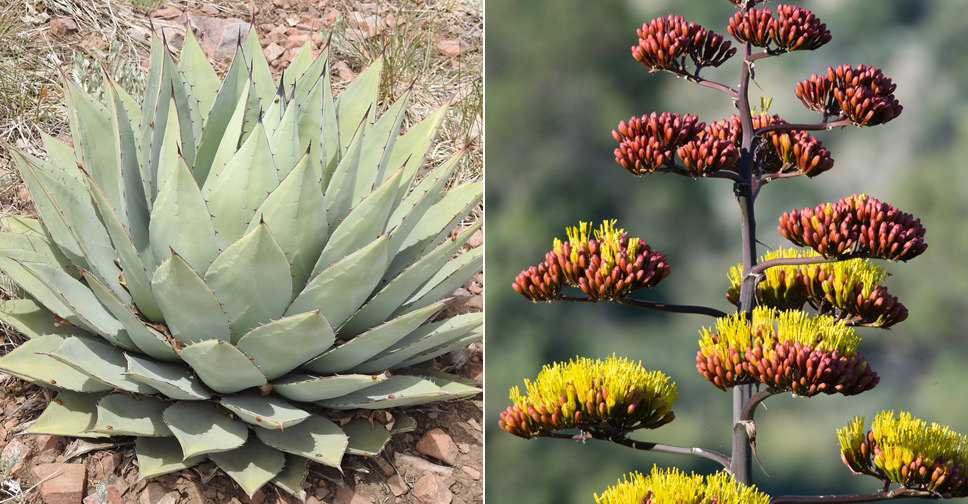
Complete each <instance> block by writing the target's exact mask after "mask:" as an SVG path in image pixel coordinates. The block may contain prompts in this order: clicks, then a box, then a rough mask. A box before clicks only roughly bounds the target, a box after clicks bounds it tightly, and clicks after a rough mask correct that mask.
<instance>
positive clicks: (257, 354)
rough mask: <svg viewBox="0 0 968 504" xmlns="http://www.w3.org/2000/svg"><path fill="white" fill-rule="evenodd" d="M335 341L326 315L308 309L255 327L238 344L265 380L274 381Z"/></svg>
mask: <svg viewBox="0 0 968 504" xmlns="http://www.w3.org/2000/svg"><path fill="white" fill-rule="evenodd" d="M335 340H336V337H335V335H334V333H333V328H332V327H330V325H329V322H327V321H326V318H325V317H323V316H322V315H320V313H319V311H312V312H307V313H300V314H298V315H292V316H289V317H286V318H283V319H280V320H273V321H272V322H269V323H267V324H265V325H262V326H259V327H256V328H255V329H253V330H251V331H249V332H248V333H247V334H246V335H245V336H243V337H242V339H240V340H239V342H238V347H239V349H240V350H242V351H243V352H245V353H247V354H248V355H249V357H252V361H253V362H254V363H255V365H256V366H258V367H259V370H261V371H262V374H263V375H265V377H266V379H267V380H274V379H276V378H278V377H280V376H283V375H285V374H286V373H288V372H290V371H292V370H293V369H296V368H297V367H299V365H300V364H302V363H304V362H306V360H307V359H310V358H312V357H314V356H316V355H319V354H321V353H323V351H325V350H326V349H327V348H329V347H330V345H332V344H333V341H335ZM294 348H298V349H299V351H298V352H294V351H293V349H294Z"/></svg>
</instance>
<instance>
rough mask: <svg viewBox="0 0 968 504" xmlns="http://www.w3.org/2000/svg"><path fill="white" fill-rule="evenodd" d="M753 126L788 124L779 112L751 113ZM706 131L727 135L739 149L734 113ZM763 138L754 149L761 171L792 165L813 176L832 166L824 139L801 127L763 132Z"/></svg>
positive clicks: (782, 170)
mask: <svg viewBox="0 0 968 504" xmlns="http://www.w3.org/2000/svg"><path fill="white" fill-rule="evenodd" d="M752 119H753V128H754V129H760V128H765V127H767V126H773V125H776V124H787V122H786V121H785V120H783V119H782V118H781V117H780V116H777V115H772V116H771V115H768V114H754V115H753V117H752ZM706 132H708V133H710V134H712V135H713V136H716V137H718V138H725V139H729V140H731V141H732V142H733V144H734V145H735V146H736V148H737V149H739V147H740V144H741V141H742V139H741V138H740V136H741V133H742V127H741V125H740V117H739V116H738V115H736V114H733V116H732V117H730V119H729V121H721V122H718V123H713V124H711V125H710V126H708V127H707V128H706ZM762 136H763V139H764V140H765V141H764V142H763V143H762V144H761V147H759V148H758V149H757V156H758V159H757V165H758V166H759V167H760V169H761V170H762V171H763V173H787V172H788V171H789V170H790V169H791V168H792V169H793V170H795V171H796V172H797V173H799V174H801V175H806V176H807V177H816V176H817V175H820V174H821V173H823V172H825V171H827V170H829V169H831V168H833V166H834V160H833V158H832V157H830V152H829V151H828V150H827V149H826V148H824V146H823V143H821V142H820V140H818V139H817V138H815V137H813V136H811V135H810V134H809V133H807V132H806V131H802V130H779V131H768V132H766V133H763V135H762Z"/></svg>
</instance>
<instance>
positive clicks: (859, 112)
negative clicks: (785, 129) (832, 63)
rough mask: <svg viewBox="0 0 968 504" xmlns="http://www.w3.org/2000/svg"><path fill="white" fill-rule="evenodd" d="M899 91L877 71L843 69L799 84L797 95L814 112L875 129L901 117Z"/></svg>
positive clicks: (828, 71)
mask: <svg viewBox="0 0 968 504" xmlns="http://www.w3.org/2000/svg"><path fill="white" fill-rule="evenodd" d="M896 88H897V85H895V84H894V83H893V82H892V81H891V79H889V78H887V77H885V76H884V74H883V73H881V71H880V70H879V69H877V68H874V67H868V66H865V65H858V66H857V68H853V67H851V66H850V65H841V66H839V67H837V68H829V69H827V75H816V74H814V75H812V76H810V78H809V79H807V80H805V81H801V82H799V83H797V87H796V91H795V92H796V95H797V98H800V101H801V102H803V105H804V106H805V107H807V108H808V109H810V110H816V111H818V112H820V113H822V114H824V115H825V116H828V117H829V116H834V117H843V118H845V119H848V120H850V122H852V123H854V124H856V125H858V126H875V125H878V124H883V123H886V122H887V121H890V120H891V119H894V118H895V117H897V116H899V115H901V110H902V109H903V107H902V106H901V104H900V103H898V101H897V98H895V97H894V90H895V89H896Z"/></svg>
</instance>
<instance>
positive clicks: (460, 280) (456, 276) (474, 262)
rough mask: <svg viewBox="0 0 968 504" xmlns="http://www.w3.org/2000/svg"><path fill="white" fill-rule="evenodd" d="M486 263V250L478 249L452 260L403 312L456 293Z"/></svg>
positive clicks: (412, 299)
mask: <svg viewBox="0 0 968 504" xmlns="http://www.w3.org/2000/svg"><path fill="white" fill-rule="evenodd" d="M483 261H484V249H483V247H478V248H475V249H472V250H469V251H467V252H464V253H463V254H461V255H459V256H458V257H457V258H455V259H453V260H451V261H450V262H448V263H447V264H445V265H444V267H443V268H441V269H440V271H438V272H437V273H436V274H434V276H433V277H432V278H431V279H430V280H428V281H427V283H425V284H424V285H423V286H421V287H420V290H418V291H417V292H416V293H414V295H413V296H412V297H411V298H410V299H409V300H408V301H407V303H406V304H404V305H403V307H402V308H401V311H403V312H407V311H410V310H413V309H415V308H419V307H421V306H426V305H427V304H429V303H433V302H435V301H437V300H438V299H440V298H442V297H444V296H446V295H448V294H450V293H451V292H454V290H455V289H457V288H458V287H460V286H461V285H464V284H465V283H467V281H468V280H470V278H471V277H473V276H474V275H475V274H476V273H477V272H478V271H480V270H481V267H482V266H483Z"/></svg>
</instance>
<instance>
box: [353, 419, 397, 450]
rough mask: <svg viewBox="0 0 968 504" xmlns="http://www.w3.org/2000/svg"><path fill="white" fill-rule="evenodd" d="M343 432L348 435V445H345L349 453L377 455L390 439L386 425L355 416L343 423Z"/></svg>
mask: <svg viewBox="0 0 968 504" xmlns="http://www.w3.org/2000/svg"><path fill="white" fill-rule="evenodd" d="M343 432H345V433H346V435H348V436H349V437H350V443H349V446H347V447H346V453H349V454H350V455H362V456H364V457H372V456H373V455H379V454H380V452H382V451H383V448H384V447H386V445H387V441H389V440H390V431H388V430H387V428H386V427H384V426H382V425H380V424H378V423H371V422H370V421H368V420H365V419H362V418H355V419H353V420H352V421H350V423H348V424H346V425H344V426H343Z"/></svg>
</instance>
